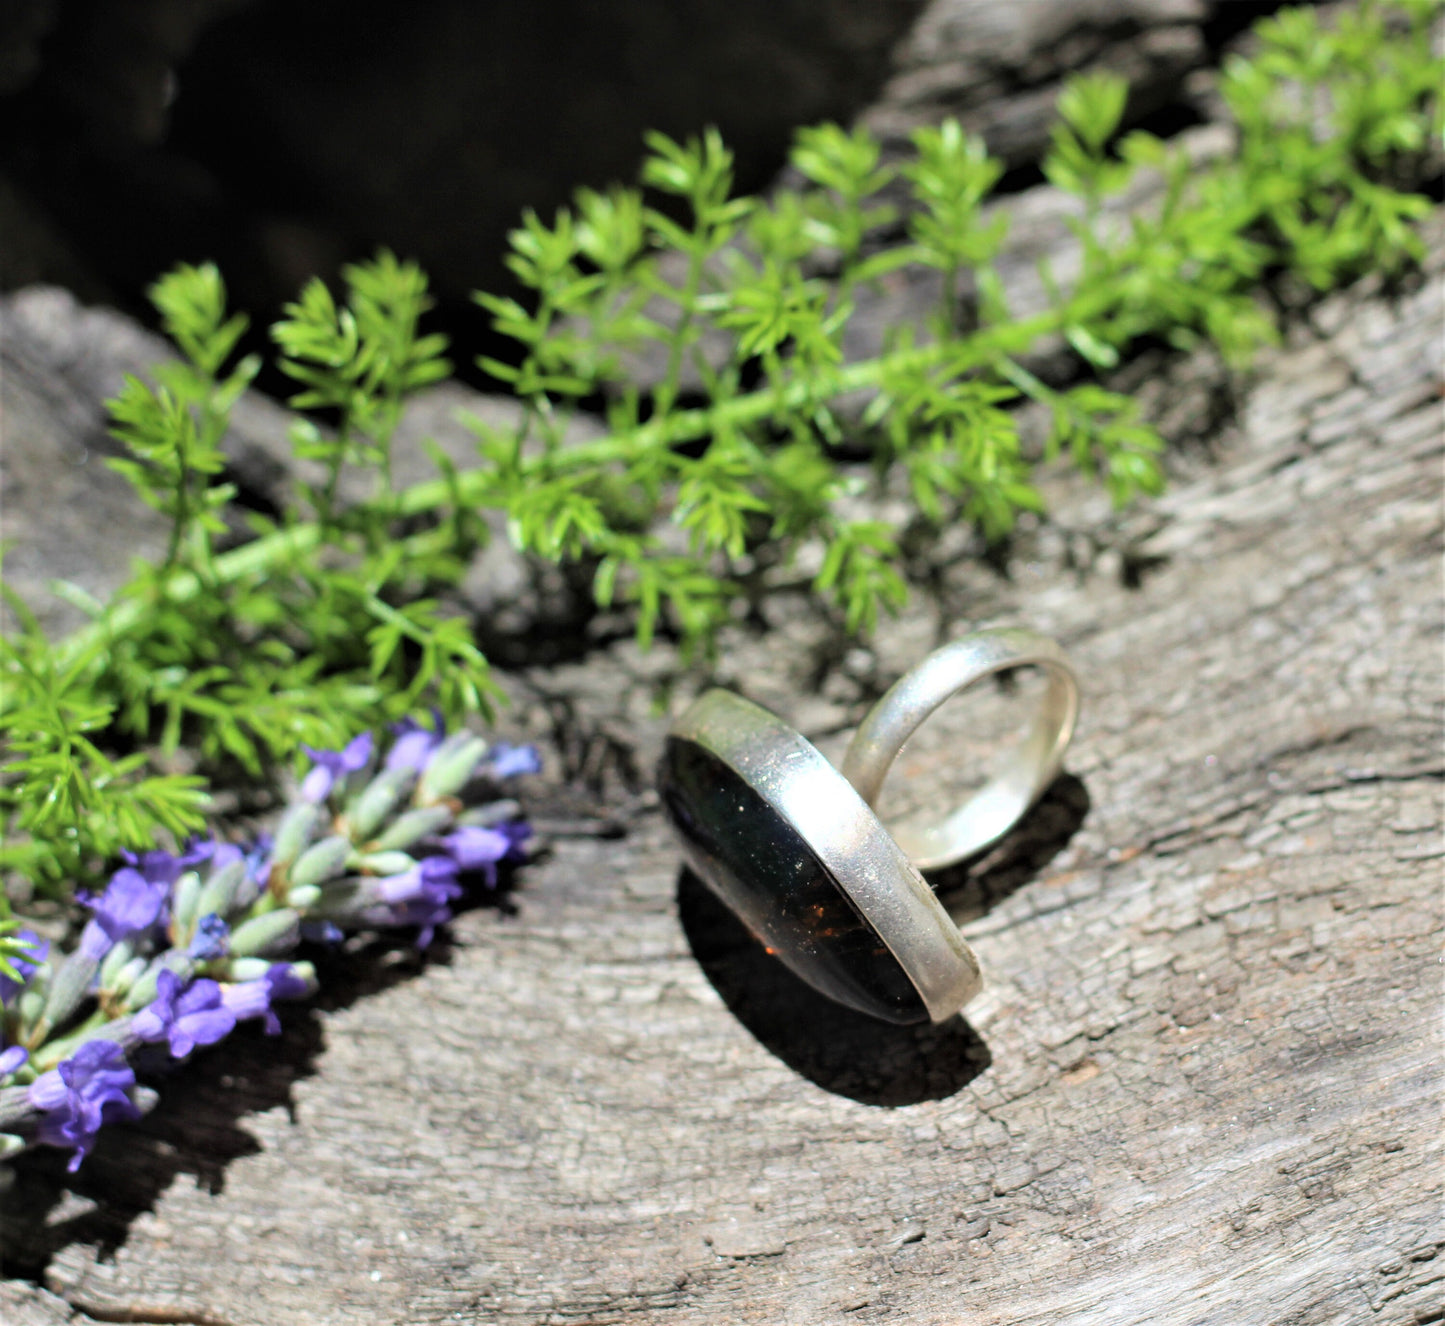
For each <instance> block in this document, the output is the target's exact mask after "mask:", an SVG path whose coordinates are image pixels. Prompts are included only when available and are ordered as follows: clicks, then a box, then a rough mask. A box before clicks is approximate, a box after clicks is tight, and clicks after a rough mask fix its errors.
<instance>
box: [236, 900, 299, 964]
mask: <svg viewBox="0 0 1445 1326" xmlns="http://www.w3.org/2000/svg"><path fill="white" fill-rule="evenodd" d="M300 938H301V918H300V917H299V916H297V914H296V913H295V912H294V911H292V910H291V908H289V907H278V908H277V909H276V910H275V911H273V912H265V913H263V914H262V915H260V916H256V917H252V919H251V920H249V921H243V922H242V923H241V924H240V925H238V926H237V927H236V928H235V929H234V930H232V931H231V952H232V954H233V955H234V956H236V957H238V958H252V957H256V958H264V957H272V956H279V955H280V954H282V953H285V952H286V951H287V950H288V949H292V948H294V947H295V946H296V942H297V940H299V939H300Z"/></svg>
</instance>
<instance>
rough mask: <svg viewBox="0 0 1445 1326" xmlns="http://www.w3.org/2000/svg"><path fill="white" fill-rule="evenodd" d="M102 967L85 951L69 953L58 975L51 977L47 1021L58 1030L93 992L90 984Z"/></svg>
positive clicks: (79, 950)
mask: <svg viewBox="0 0 1445 1326" xmlns="http://www.w3.org/2000/svg"><path fill="white" fill-rule="evenodd" d="M99 967H100V960H99V959H98V958H93V957H90V956H88V955H87V954H86V953H85V951H84V950H83V949H76V950H75V952H74V953H70V954H67V955H66V957H65V959H64V961H62V962H61V964H60V966H59V967H57V968H56V969H55V975H54V976H52V977H51V978H50V997H49V998H48V999H46V1001H45V1020H46V1021H47V1022H49V1023H50V1025H51V1026H52V1027H58V1026H59V1025H60V1024H61V1023H62V1022H64V1021H65V1020H66V1018H68V1017H69V1016H70V1015H71V1014H72V1013H74V1012H75V1010H76V1009H77V1008H79V1007H80V1004H81V1001H82V1000H83V999H84V998H85V997H86V995H87V994H89V993H90V983H91V982H92V981H93V980H94V979H95V973H96V971H97V969H98V968H99Z"/></svg>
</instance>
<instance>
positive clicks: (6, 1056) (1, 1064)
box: [0, 1045, 30, 1082]
mask: <svg viewBox="0 0 1445 1326" xmlns="http://www.w3.org/2000/svg"><path fill="white" fill-rule="evenodd" d="M28 1058H30V1051H29V1050H27V1049H26V1048H25V1047H24V1046H23V1045H12V1046H11V1047H10V1048H9V1049H8V1050H0V1082H3V1081H4V1080H5V1079H6V1078H7V1077H9V1076H10V1074H11V1073H14V1072H16V1071H18V1070H19V1069H20V1068H21V1067H23V1066H24V1064H25V1061H26V1060H27V1059H28Z"/></svg>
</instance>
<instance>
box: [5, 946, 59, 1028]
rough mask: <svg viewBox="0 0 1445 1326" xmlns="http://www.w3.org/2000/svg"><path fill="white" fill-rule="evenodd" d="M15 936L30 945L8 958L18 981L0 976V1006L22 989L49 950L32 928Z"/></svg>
mask: <svg viewBox="0 0 1445 1326" xmlns="http://www.w3.org/2000/svg"><path fill="white" fill-rule="evenodd" d="M15 938H16V939H21V940H24V941H25V942H26V943H27V944H28V945H29V946H30V947H29V948H27V949H25V950H23V951H22V952H20V953H16V954H14V955H13V956H12V957H11V959H10V965H11V966H12V967H14V968H15V970H16V971H17V972H19V973H20V979H19V980H18V981H17V980H13V979H12V978H11V977H9V976H0V1007H3V1006H4V1005H5V1004H8V1003H9V1002H10V1000H12V999H13V998H14V997H15V996H16V995H17V994H19V993H20V991H21V990H22V989H24V987H25V982H26V981H28V980H29V979H30V973H31V972H33V971H34V970H35V969H36V968H37V967H38V966H40V964H41V963H42V962H44V961H45V955H46V954H47V953H49V952H50V941H49V940H48V939H41V938H40V936H39V935H37V934H36V933H35V931H33V930H21V931H19V932H18V933H17V934H16V936H15ZM7 1053H8V1051H7Z"/></svg>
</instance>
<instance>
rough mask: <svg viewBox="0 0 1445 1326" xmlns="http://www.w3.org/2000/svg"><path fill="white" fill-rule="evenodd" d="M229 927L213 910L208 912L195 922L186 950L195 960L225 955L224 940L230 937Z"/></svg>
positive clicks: (207, 960) (204, 960) (206, 959)
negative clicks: (193, 932)
mask: <svg viewBox="0 0 1445 1326" xmlns="http://www.w3.org/2000/svg"><path fill="white" fill-rule="evenodd" d="M230 935H231V927H230V926H228V925H227V924H226V923H225V922H224V921H223V920H222V919H221V918H220V917H219V916H217V915H216V913H215V912H208V913H207V914H206V915H205V916H203V917H201V919H200V920H199V921H197V922H196V933H195V936H194V937H193V938H192V939H191V945H190V947H189V948H188V949H187V950H186V952H187V953H188V954H189V955H190V957H191V958H193V959H194V960H195V961H196V962H210V961H211V960H212V959H214V958H221V957H225V955H226V941H227V940H228V939H229V938H230Z"/></svg>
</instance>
